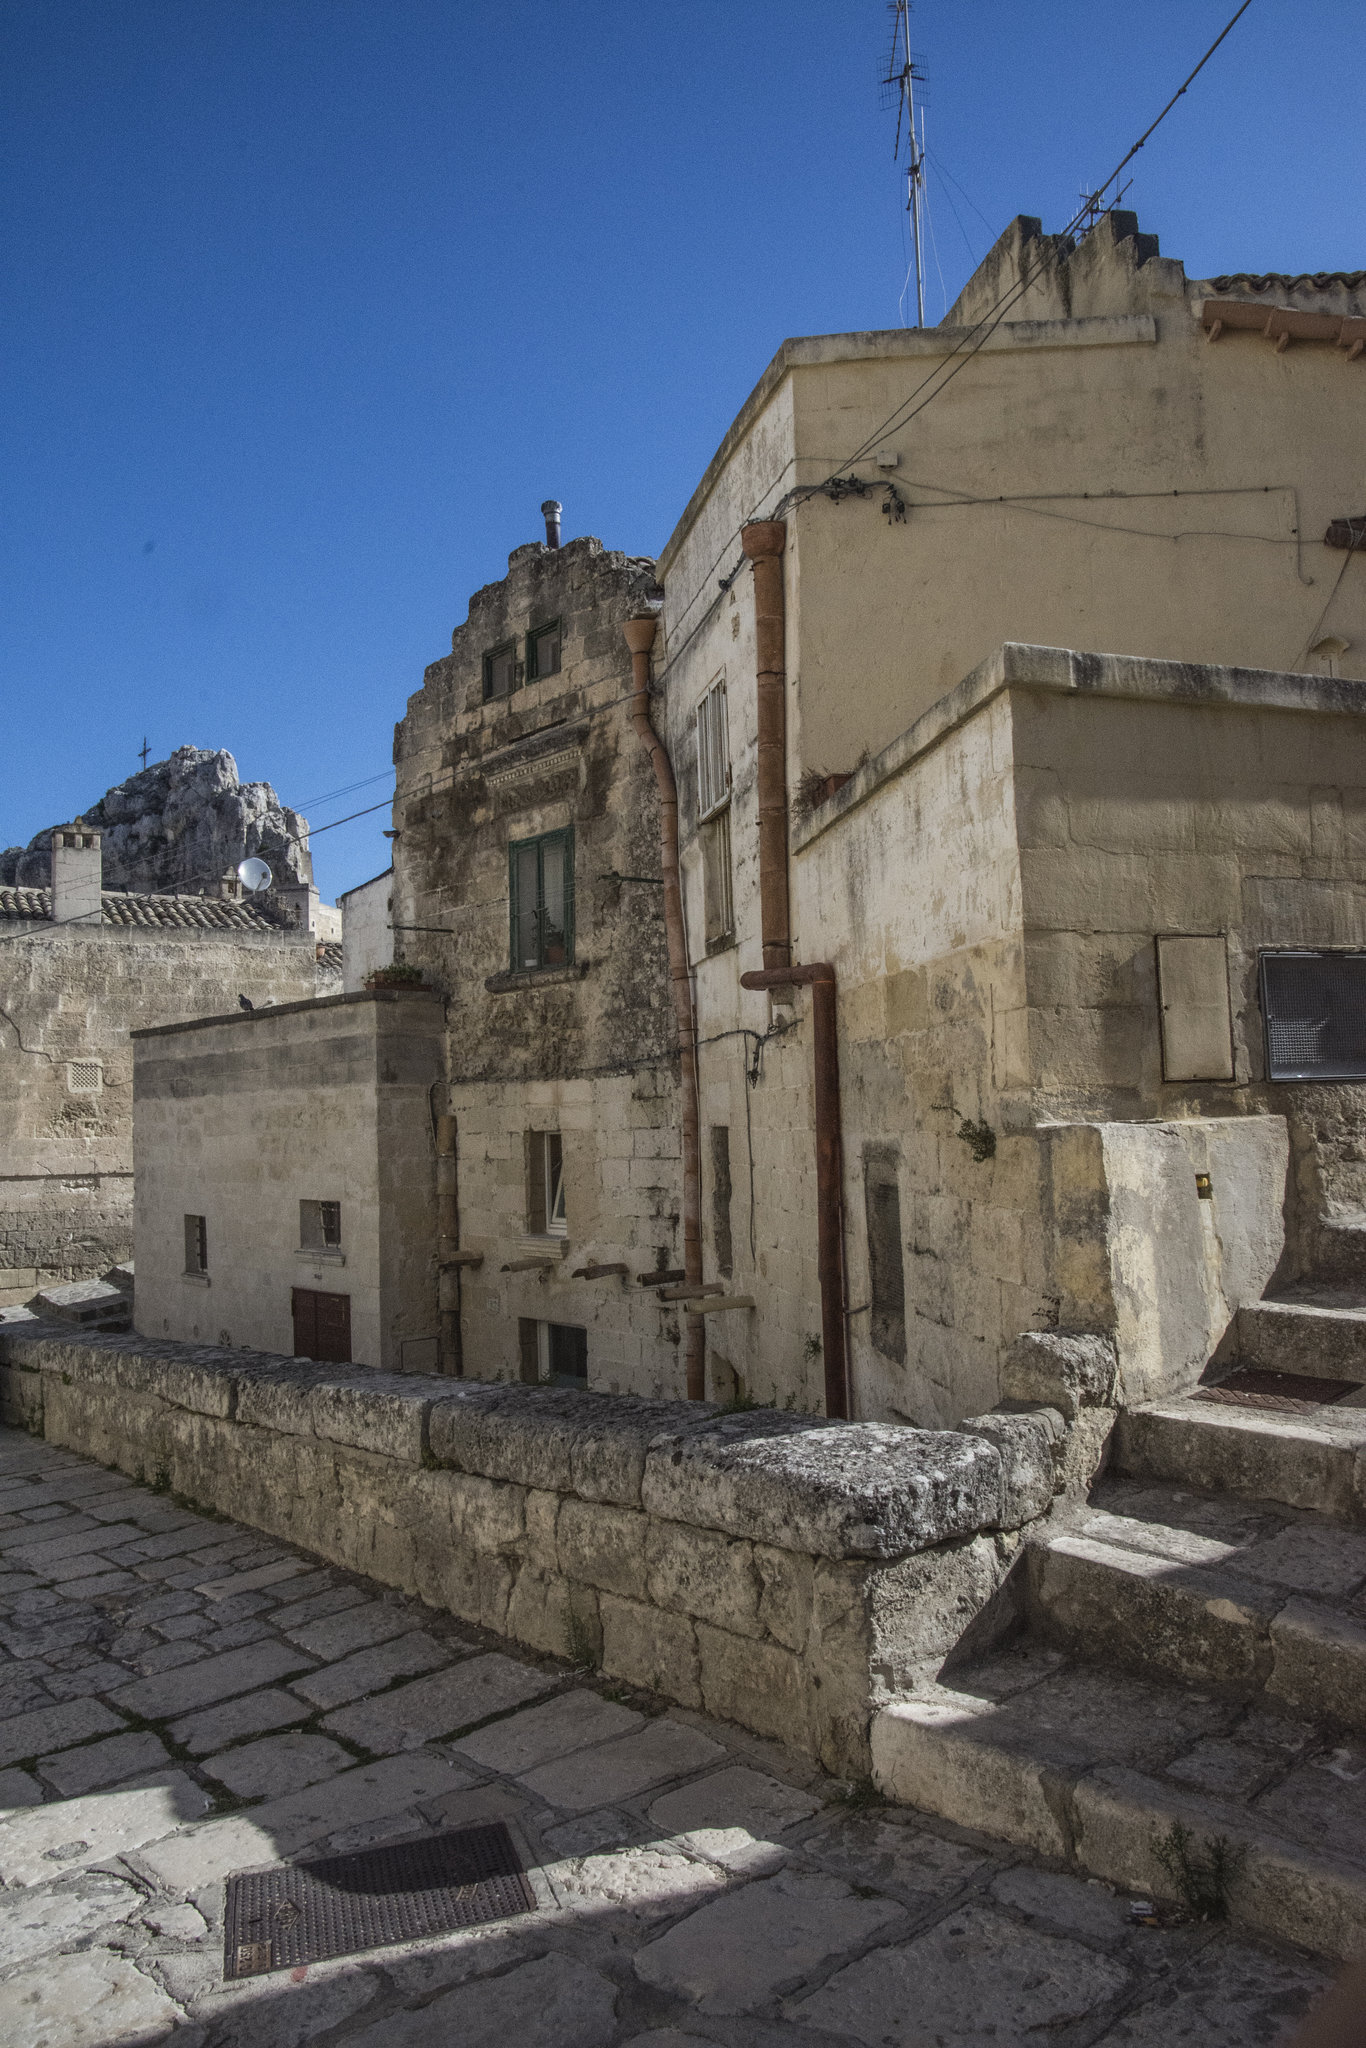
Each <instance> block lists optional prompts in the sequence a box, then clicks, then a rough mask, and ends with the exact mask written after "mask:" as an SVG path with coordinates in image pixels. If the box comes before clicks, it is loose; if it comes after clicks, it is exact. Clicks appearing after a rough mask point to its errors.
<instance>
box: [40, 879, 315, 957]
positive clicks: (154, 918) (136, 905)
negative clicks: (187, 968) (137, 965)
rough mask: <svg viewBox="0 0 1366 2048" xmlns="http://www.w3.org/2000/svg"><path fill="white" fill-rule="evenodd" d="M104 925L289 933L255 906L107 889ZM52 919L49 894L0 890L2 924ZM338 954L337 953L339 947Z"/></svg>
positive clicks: (48, 891) (274, 917) (212, 898)
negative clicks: (10, 921) (14, 919)
mask: <svg viewBox="0 0 1366 2048" xmlns="http://www.w3.org/2000/svg"><path fill="white" fill-rule="evenodd" d="M100 901H101V904H102V906H103V910H104V917H103V922H104V923H105V924H107V925H110V924H112V925H142V926H149V925H150V926H152V927H155V928H159V929H161V930H162V931H183V932H203V931H208V932H278V931H281V930H289V929H290V928H291V927H290V926H289V925H288V924H286V922H285V921H284V919H283V918H282V917H281V916H280V914H279V913H278V912H276V911H273V910H267V909H265V908H264V907H263V906H261V905H258V904H255V903H233V902H230V901H228V900H227V899H226V898H224V897H220V896H158V895H153V894H150V893H144V892H143V891H140V890H128V891H124V890H122V889H105V890H104V891H102V893H101V897H100ZM51 916H52V891H51V889H15V888H10V887H8V886H6V885H0V919H3V918H33V919H35V920H40V921H44V922H46V921H48V920H50V919H51ZM338 953H339V954H340V948H338Z"/></svg>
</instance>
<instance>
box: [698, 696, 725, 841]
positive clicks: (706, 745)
mask: <svg viewBox="0 0 1366 2048" xmlns="http://www.w3.org/2000/svg"><path fill="white" fill-rule="evenodd" d="M729 801H730V733H729V730H728V728H727V724H726V685H725V681H724V678H723V679H722V680H721V681H720V682H717V683H713V684H712V686H711V688H710V689H709V690H708V692H707V694H706V696H705V697H704V698H703V699H702V702H701V703H700V704H699V705H698V707H697V815H698V816H699V818H709V817H710V816H711V814H712V812H713V811H716V810H719V809H720V807H721V805H722V804H725V803H729Z"/></svg>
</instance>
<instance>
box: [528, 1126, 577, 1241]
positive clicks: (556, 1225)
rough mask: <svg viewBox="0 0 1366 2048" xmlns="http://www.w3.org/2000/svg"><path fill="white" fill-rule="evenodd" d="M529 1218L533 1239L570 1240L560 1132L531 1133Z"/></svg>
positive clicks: (529, 1134)
mask: <svg viewBox="0 0 1366 2048" xmlns="http://www.w3.org/2000/svg"><path fill="white" fill-rule="evenodd" d="M527 1162H528V1173H527V1218H526V1227H527V1231H528V1233H529V1234H530V1235H531V1236H532V1237H567V1236H568V1234H569V1225H568V1222H567V1220H566V1216H565V1203H564V1145H563V1141H562V1140H561V1137H560V1134H559V1132H558V1131H528V1132H527Z"/></svg>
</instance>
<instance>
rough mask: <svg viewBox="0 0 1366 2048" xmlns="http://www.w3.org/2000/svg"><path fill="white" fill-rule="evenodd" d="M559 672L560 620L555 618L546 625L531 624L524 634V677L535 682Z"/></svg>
mask: <svg viewBox="0 0 1366 2048" xmlns="http://www.w3.org/2000/svg"><path fill="white" fill-rule="evenodd" d="M559 672H560V622H559V620H558V619H555V620H554V621H553V622H552V623H551V624H550V625H548V626H533V627H532V629H531V631H530V632H529V633H528V634H527V636H526V679H527V681H528V682H529V683H536V682H539V681H540V679H541V677H542V676H555V675H558V674H559Z"/></svg>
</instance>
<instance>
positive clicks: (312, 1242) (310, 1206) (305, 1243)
mask: <svg viewBox="0 0 1366 2048" xmlns="http://www.w3.org/2000/svg"><path fill="white" fill-rule="evenodd" d="M340 1244H341V1203H340V1202H300V1204H299V1246H300V1249H301V1250H303V1251H307V1252H313V1251H326V1250H328V1249H329V1248H336V1247H338V1246H340Z"/></svg>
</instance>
